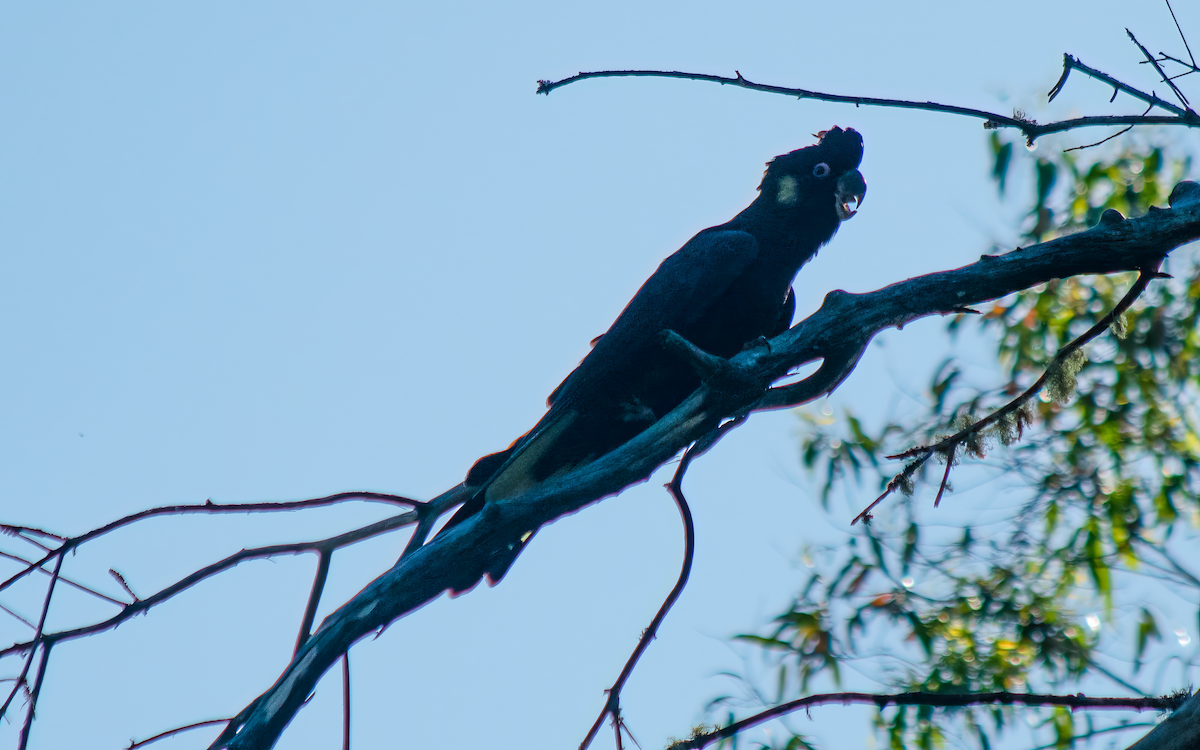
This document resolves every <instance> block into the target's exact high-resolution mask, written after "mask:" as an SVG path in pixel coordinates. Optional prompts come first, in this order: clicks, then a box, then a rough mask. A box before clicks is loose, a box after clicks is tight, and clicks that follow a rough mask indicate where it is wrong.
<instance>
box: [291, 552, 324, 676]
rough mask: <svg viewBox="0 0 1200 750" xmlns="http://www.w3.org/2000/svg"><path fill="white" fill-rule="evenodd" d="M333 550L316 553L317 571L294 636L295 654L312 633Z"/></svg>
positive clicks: (293, 652) (293, 651)
mask: <svg viewBox="0 0 1200 750" xmlns="http://www.w3.org/2000/svg"><path fill="white" fill-rule="evenodd" d="M332 559H333V552H331V551H328V550H321V551H320V552H318V553H317V573H316V575H314V576H313V585H312V591H310V592H309V593H308V604H307V605H306V606H305V607H304V618H303V619H302V620H301V621H300V633H299V634H298V635H297V636H296V648H294V649H293V650H292V654H293V655H295V653H296V652H297V651H299V650H300V648H301V647H302V646H304V642H305V641H307V640H308V637H309V636H310V635H311V634H312V625H313V620H315V619H317V605H318V604H320V603H321V592H322V591H324V590H325V581H326V580H327V579H328V578H329V562H330V560H332Z"/></svg>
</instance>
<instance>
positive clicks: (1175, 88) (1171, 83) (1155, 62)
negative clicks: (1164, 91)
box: [1125, 29, 1192, 112]
mask: <svg viewBox="0 0 1200 750" xmlns="http://www.w3.org/2000/svg"><path fill="white" fill-rule="evenodd" d="M1125 33H1126V34H1128V35H1129V38H1130V40H1132V41H1133V43H1134V44H1136V45H1137V48H1138V49H1140V50H1141V51H1142V54H1143V55H1144V56H1145V57H1146V62H1148V63H1150V64H1151V65H1153V66H1154V69H1155V70H1156V71H1158V75H1159V76H1160V77H1161V78H1162V80H1163V83H1165V84H1167V85H1168V86H1170V87H1171V90H1172V91H1174V92H1175V96H1177V97H1179V101H1181V102H1183V106H1184V107H1186V108H1187V111H1188V112H1191V111H1192V108H1191V105H1190V104H1189V103H1188V100H1187V97H1186V96H1184V95H1183V92H1182V91H1180V90H1179V87H1178V86H1176V85H1175V82H1174V81H1172V80H1171V78H1170V77H1169V76H1168V75H1167V74H1166V73H1165V72H1164V71H1163V69H1162V66H1161V65H1159V64H1158V60H1155V59H1154V55H1152V54H1150V50H1148V49H1146V48H1145V47H1144V46H1143V45H1142V43H1141V42H1139V41H1138V40H1137V37H1136V36H1134V35H1133V32H1132V31H1130V30H1129V29H1125Z"/></svg>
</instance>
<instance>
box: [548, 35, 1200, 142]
mask: <svg viewBox="0 0 1200 750" xmlns="http://www.w3.org/2000/svg"><path fill="white" fill-rule="evenodd" d="M1063 65H1064V70H1063V75H1062V78H1060V79H1059V82H1058V84H1056V85H1055V87H1054V89H1053V90H1052V91H1051V92H1050V98H1051V99H1053V98H1054V97H1055V96H1056V95H1057V94H1058V92H1059V91H1061V89H1062V85H1063V84H1064V83H1065V82H1066V79H1067V74H1068V73H1069V72H1070V71H1071V70H1072V69H1077V70H1080V71H1083V72H1085V73H1087V74H1088V75H1091V76H1093V77H1095V78H1099V79H1100V80H1103V81H1105V82H1106V83H1109V84H1110V85H1112V86H1113V87H1115V88H1119V89H1120V90H1122V91H1125V92H1126V93H1129V94H1131V95H1133V96H1136V97H1137V98H1139V99H1142V100H1143V101H1146V102H1153V103H1154V104H1155V106H1158V107H1162V108H1163V109H1165V110H1167V111H1169V112H1172V113H1173V114H1175V115H1176V116H1175V117H1165V116H1146V115H1112V116H1102V117H1078V118H1075V119H1072V120H1062V121H1060V122H1051V123H1046V124H1044V125H1043V124H1039V123H1037V122H1034V121H1033V120H1029V119H1026V118H1025V117H1022V116H1008V115H1002V114H999V113H997V112H988V111H986V110H981V109H972V108H971V107H959V106H956V105H953V104H938V103H937V102H914V101H908V100H905V99H881V98H878V97H872V96H847V95H844V94H828V93H823V92H820V91H811V90H808V89H801V88H789V87H786V86H772V85H770V84H765V83H754V82H753V81H750V80H748V79H746V78H744V77H742V74H741V73H737V77H736V78H728V77H726V76H717V75H709V74H707V73H685V72H681V71H675V70H671V71H668V70H600V71H594V72H590V73H577V74H576V75H573V76H571V77H569V78H564V79H562V80H559V81H538V88H537V93H539V94H546V95H549V94H550V92H551V91H553V90H554V89H557V88H560V87H562V86H567V85H569V84H572V83H575V82H577V81H585V80H588V79H590V78H615V77H626V76H635V77H651V78H683V79H686V80H691V81H707V82H710V83H719V84H722V85H724V86H737V87H739V88H743V89H750V90H751V91H762V92H764V93H768V94H783V95H784V96H794V97H796V98H798V99H816V100H818V101H823V102H838V103H842V104H853V105H854V106H856V107H859V106H868V107H894V108H898V109H917V110H922V111H925V112H944V113H947V114H952V115H962V116H964V117H974V118H976V119H979V120H983V121H984V123H983V126H984V127H985V128H987V129H989V130H994V129H996V128H1016V129H1017V130H1020V131H1021V133H1022V134H1023V135H1024V136H1025V140H1026V141H1027V142H1029V143H1033V142H1034V140H1036V139H1037V138H1040V137H1042V136H1043V135H1049V134H1051V133H1061V132H1065V131H1067V130H1072V129H1075V128H1087V127H1103V126H1113V125H1183V126H1185V127H1189V128H1195V127H1200V116H1198V115H1197V114H1196V113H1195V112H1192V111H1191V110H1184V109H1180V108H1179V107H1176V106H1175V105H1174V104H1171V103H1170V102H1165V101H1163V100H1161V99H1159V98H1158V97H1157V96H1155V95H1154V94H1152V93H1151V94H1147V93H1145V92H1142V91H1139V90H1138V89H1135V88H1133V87H1132V86H1128V85H1126V84H1124V83H1121V82H1119V81H1117V80H1116V79H1114V78H1112V77H1111V76H1107V75H1105V74H1103V73H1100V72H1099V71H1096V70H1093V69H1092V68H1088V67H1087V66H1086V65H1083V63H1080V62H1079V61H1078V60H1077V59H1076V58H1074V57H1071V56H1070V55H1064V63H1063ZM735 73H736V71H735Z"/></svg>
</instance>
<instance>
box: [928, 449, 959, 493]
mask: <svg viewBox="0 0 1200 750" xmlns="http://www.w3.org/2000/svg"><path fill="white" fill-rule="evenodd" d="M957 447H958V446H956V445H955V446H951V447H950V450H949V451H948V452H947V453H946V473H945V474H942V483H941V485H939V486H938V493H937V497H935V498H934V499H933V507H935V508H936V507H938V506H939V505H941V504H942V494H943V493H944V492H945V491H946V485H948V484H950V469H952V468H954V451H955V449H956V448H957Z"/></svg>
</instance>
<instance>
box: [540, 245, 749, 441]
mask: <svg viewBox="0 0 1200 750" xmlns="http://www.w3.org/2000/svg"><path fill="white" fill-rule="evenodd" d="M758 253H759V245H758V241H757V240H756V239H755V238H754V236H753V235H751V234H749V233H748V232H742V231H736V230H728V229H720V228H712V229H706V230H704V231H703V232H700V233H699V234H697V235H696V236H695V237H693V238H692V239H690V240H689V241H688V242H687V244H685V245H684V246H683V247H682V248H680V249H679V250H678V251H676V252H675V253H674V254H672V255H671V256H670V257H668V258H667V259H666V260H664V261H663V262H662V263H661V264H660V265H659V267H658V270H656V271H655V272H654V274H653V275H652V276H651V277H650V278H649V279H647V280H646V283H644V284H642V288H641V289H639V290H638V292H637V294H635V295H634V297H633V299H632V300H630V301H629V304H628V305H626V306H625V309H624V310H623V311H622V312H621V314H620V315H619V316H618V317H617V319H616V321H615V322H613V324H612V326H611V327H610V328H609V329H608V331H607V332H606V333H605V334H604V335H603V336H601V337H600V338H599V339H598V340H597V341H596V342H595V346H594V347H593V348H592V350H591V351H590V352H588V355H587V356H586V357H584V359H583V361H582V362H580V363H579V366H578V367H576V368H575V370H574V371H573V372H572V373H571V374H570V375H568V376H567V378H566V379H565V380H564V381H563V382H562V384H561V385H559V386H558V388H556V389H555V390H554V392H553V393H552V394H550V398H549V399H547V401H548V404H549V406H550V412H549V413H547V415H546V417H547V419H546V420H543V421H544V422H545V421H548V420H550V419H553V415H554V412H556V411H559V410H562V409H573V408H579V407H582V408H586V404H587V402H588V400H589V397H590V396H591V394H592V393H594V392H595V391H596V390H597V389H598V388H599V387H601V386H603V387H604V388H605V389H606V390H607V389H609V388H610V387H611V385H612V381H613V379H614V378H616V379H618V380H619V379H620V378H621V377H622V376H623V375H624V374H625V373H628V372H629V371H630V370H631V368H636V367H637V366H638V362H637V361H636V360H637V359H638V358H639V356H640V353H641V352H643V351H646V350H647V347H656V348H657V347H660V346H662V344H661V343H660V340H659V335H660V333H661V332H662V331H663V330H666V329H670V330H673V331H676V332H678V333H680V334H684V335H686V331H687V329H688V328H689V327H690V326H691V325H692V324H694V323H695V322H696V321H697V320H699V319H700V318H701V316H703V315H704V314H705V313H706V312H707V311H708V309H709V308H710V307H711V306H712V305H713V304H715V303H716V302H717V301H718V300H719V299H720V298H721V296H722V295H723V294H724V293H725V292H726V290H728V289H729V286H730V285H731V284H733V283H734V281H736V280H737V279H738V278H739V277H740V276H741V275H742V274H743V273H744V272H745V271H746V269H747V268H748V267H749V266H750V264H751V263H753V262H754V260H755V259H756V258H757V257H758ZM655 351H656V352H657V349H656V350H655ZM535 432H537V429H536V428H535V430H534V431H533V432H531V433H530V437H533V434H534V433H535Z"/></svg>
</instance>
